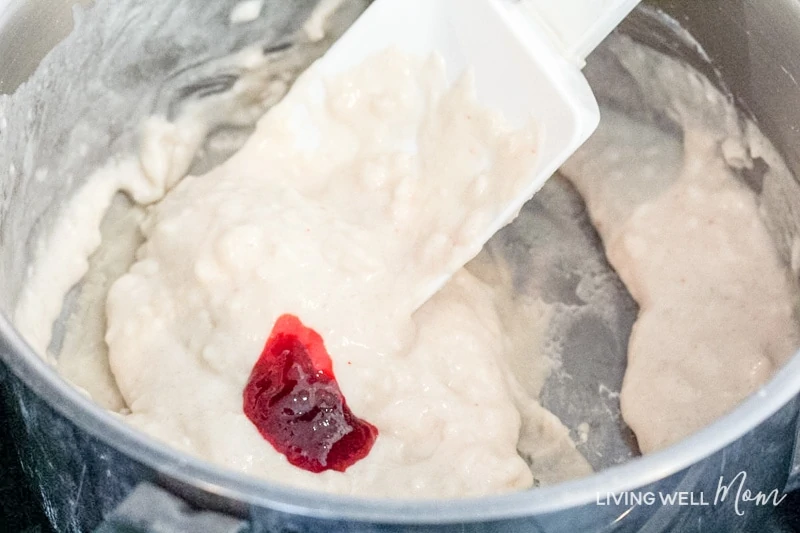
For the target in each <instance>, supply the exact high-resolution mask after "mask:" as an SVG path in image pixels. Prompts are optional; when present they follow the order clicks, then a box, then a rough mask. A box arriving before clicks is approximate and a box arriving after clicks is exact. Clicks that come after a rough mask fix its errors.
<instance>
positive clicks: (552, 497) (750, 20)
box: [0, 0, 800, 533]
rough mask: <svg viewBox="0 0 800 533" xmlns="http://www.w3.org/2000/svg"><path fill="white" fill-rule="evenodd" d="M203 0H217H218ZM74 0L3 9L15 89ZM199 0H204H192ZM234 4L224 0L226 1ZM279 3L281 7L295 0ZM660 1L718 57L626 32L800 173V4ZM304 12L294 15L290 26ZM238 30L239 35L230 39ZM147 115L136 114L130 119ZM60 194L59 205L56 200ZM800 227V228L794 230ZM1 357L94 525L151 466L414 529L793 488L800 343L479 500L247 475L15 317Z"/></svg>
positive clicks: (70, 507)
mask: <svg viewBox="0 0 800 533" xmlns="http://www.w3.org/2000/svg"><path fill="white" fill-rule="evenodd" d="M196 1H197V2H198V3H197V4H195V6H197V9H198V11H202V9H201V5H203V4H205V3H204V2H202V1H201V0H196ZM309 1H310V0H309ZM70 3H71V2H68V1H67V2H56V1H52V2H48V1H46V0H37V1H35V2H34V1H28V2H23V1H21V0H20V1H13V2H12V3H11V4H10V6H11V7H9V8H7V9H6V10H5V11H2V9H1V8H0V89H2V91H4V92H10V91H12V90H14V89H15V88H16V87H17V86H19V84H20V83H21V82H23V81H24V80H25V79H26V78H27V76H29V75H30V73H31V72H32V71H33V69H34V68H35V66H36V65H37V64H38V62H39V60H40V59H41V56H42V55H43V54H44V53H45V51H46V50H48V49H49V47H50V46H52V45H53V44H54V43H55V42H57V41H58V40H59V39H60V38H61V37H62V36H64V35H66V34H67V33H68V31H69V29H70V27H71V18H69V17H68V16H67V15H66V14H67V13H68V10H67V9H66V6H67V5H68V4H70ZM183 3H184V4H187V5H192V0H185V1H184V2H183ZM233 3H235V2H220V3H219V4H220V5H221V6H218V8H219V9H220V10H221V9H223V7H225V6H224V5H223V4H227V7H228V8H229V7H230V6H231V5H232V4H233ZM267 3H268V4H270V5H274V6H277V5H279V4H280V1H279V0H276V1H274V2H267ZM302 3H303V2H298V4H302ZM305 3H306V4H308V2H305ZM130 4H131V5H140V6H146V5H147V2H145V1H144V0H141V1H136V0H131V2H130ZM658 4H659V5H660V7H662V8H663V9H664V10H665V11H666V12H668V13H669V14H671V15H672V16H674V17H675V19H676V20H677V21H679V22H680V23H681V24H682V25H683V26H685V27H686V28H687V29H689V30H690V31H691V32H692V33H693V35H694V36H695V37H696V38H697V39H698V41H699V42H700V44H702V46H703V48H704V49H705V50H706V52H707V53H708V58H709V59H710V60H711V62H710V63H708V62H706V61H705V59H704V56H703V55H702V54H700V53H698V51H697V50H695V49H694V48H693V47H692V46H691V45H690V44H687V43H686V42H685V40H684V38H683V36H682V35H683V34H682V33H681V32H680V31H678V30H677V29H676V28H675V27H673V26H671V25H670V23H669V22H668V21H666V20H665V19H663V18H660V17H658V16H657V15H654V14H653V12H652V11H648V12H644V11H640V12H639V13H638V14H637V17H636V18H635V20H633V21H632V22H629V23H628V24H627V25H626V26H625V27H624V28H623V30H622V31H624V32H628V33H630V34H631V35H634V36H635V37H637V38H639V39H640V40H643V41H645V42H647V43H648V44H651V45H653V46H655V47H656V48H658V49H662V50H664V51H668V52H670V53H673V54H677V55H680V56H682V57H685V58H686V59H687V60H689V61H690V62H691V63H692V64H693V65H695V66H697V67H698V68H699V69H700V70H702V71H703V72H704V73H706V74H707V75H709V76H710V77H711V78H716V79H717V81H718V84H719V85H725V86H727V87H728V88H729V89H730V90H731V92H732V94H733V95H734V96H735V98H736V100H737V101H738V102H740V103H741V105H742V107H743V108H744V109H746V110H748V111H749V112H750V113H751V114H752V116H753V117H754V118H755V119H756V120H757V121H758V123H759V124H760V126H761V127H762V129H763V130H764V132H765V133H766V134H767V136H768V137H770V139H771V140H772V141H773V142H774V143H775V145H776V146H777V147H778V149H779V150H780V151H781V152H782V153H783V154H784V156H785V157H786V159H787V162H788V164H789V166H790V168H791V169H792V170H793V171H795V174H797V173H798V171H800V150H798V149H797V147H800V129H799V128H798V126H797V125H799V124H800V116H799V115H800V88H798V85H797V82H796V81H795V79H800V30H798V28H800V5H799V4H798V3H797V2H794V1H791V0H786V1H779V0H775V1H773V2H769V3H765V2H755V1H745V0H706V1H703V2H695V1H691V0H687V1H680V2H679V1H665V2H658ZM150 5H152V3H151V4H150ZM285 5H286V4H285V3H284V4H283V6H285ZM209 9H211V8H209ZM276 9H278V8H277V7H276ZM296 9H300V8H296ZM299 12H300V11H298V13H299ZM163 13H164V16H165V17H166V16H167V15H168V13H167V12H166V11H163ZM198 16H199V15H198ZM209 20H212V19H209ZM296 23H297V20H295V19H294V18H293V17H291V16H287V17H286V18H285V19H284V24H283V26H284V27H283V30H282V31H289V29H290V28H291V26H292V24H296ZM643 28H644V29H643ZM270 31H272V32H273V34H272V38H276V36H280V35H281V31H279V30H278V29H276V28H274V27H273V28H271V30H270ZM239 44H240V43H239ZM234 45H236V43H235V40H233V41H231V43H230V46H234ZM220 46H222V45H220ZM160 49H161V48H159V50H160ZM590 61H591V59H590ZM75 72H80V69H79V68H76V70H75ZM65 75H66V74H65ZM45 90H46V88H45ZM601 97H602V95H601ZM0 109H2V107H0ZM142 112H146V109H144V110H142ZM59 116H61V115H59ZM2 118H3V117H2V116H0V119H2ZM135 118H136V117H135V115H131V117H130V120H135ZM0 126H2V120H0ZM3 135H4V132H3V129H2V127H0V147H3V146H6V147H8V146H9V144H3V143H4V142H6V143H7V142H8V139H4V138H3ZM119 139H123V140H124V138H123V137H122V136H120V137H119ZM112 140H113V141H116V140H117V138H116V137H115V138H114V139H112ZM40 141H41V140H40V139H37V142H40ZM119 142H120V143H121V144H120V146H124V145H125V143H124V142H123V141H122V140H120V141H119ZM55 144H57V143H55ZM55 144H54V145H55ZM23 146H24V145H23ZM0 160H2V157H0ZM0 172H1V173H0V177H2V179H3V180H5V181H3V182H2V187H0V189H2V196H0V236H2V239H4V240H3V242H2V243H0V264H2V265H3V269H2V273H3V279H0V285H1V286H3V287H4V288H6V289H7V290H6V292H5V294H4V299H3V301H2V302H0V304H1V305H2V308H3V309H5V310H6V311H8V309H9V308H10V307H11V304H12V303H13V299H14V298H13V294H14V293H15V291H16V290H18V287H17V286H18V284H19V280H20V279H21V277H20V272H21V271H22V270H24V262H25V261H26V259H25V253H24V252H20V250H24V249H25V248H26V247H25V246H23V244H24V241H26V240H27V241H28V242H29V241H30V240H31V237H30V235H31V233H30V231H23V230H22V229H20V228H21V226H19V225H17V224H15V225H14V226H13V227H11V226H10V224H11V222H10V221H11V220H14V219H13V218H12V217H10V216H9V213H11V212H12V211H13V209H12V207H9V204H10V203H13V202H14V201H15V198H18V196H19V195H22V194H25V191H24V190H20V189H24V187H19V186H18V183H17V182H16V181H15V180H16V179H17V178H16V177H15V176H14V175H12V174H15V173H12V172H10V171H9V172H8V173H6V170H5V169H2V170H1V171H0ZM15 172H16V170H15ZM20 179H21V178H20ZM28 193H30V191H28ZM794 200H797V201H800V198H798V199H792V201H794ZM51 203H52V202H51ZM45 204H47V203H45ZM45 204H43V205H42V207H41V209H42V210H43V212H44V211H46V210H47V209H48V205H49V204H47V205H45ZM19 209H21V208H19ZM20 212H21V211H20ZM798 213H800V210H798ZM20 217H21V218H20V220H22V219H23V218H24V217H23V216H22V215H20ZM45 218H47V217H45ZM37 220H38V218H37ZM33 222H34V221H29V225H30V228H29V229H32V228H33V227H34V226H35V224H33ZM793 230H794V228H791V227H788V226H787V230H786V231H787V234H791V236H793V235H794V234H793ZM20 235H23V236H24V237H19V236H20ZM12 237H14V238H21V239H22V241H21V244H20V243H15V242H11V239H12ZM18 244H19V246H18ZM0 358H2V360H3V361H4V362H5V367H2V366H0V373H2V374H3V375H4V382H5V384H6V385H7V387H6V394H7V400H8V403H9V405H11V406H12V408H13V409H12V410H13V411H14V416H13V417H12V420H11V423H13V425H14V428H15V433H16V435H17V438H18V439H19V441H20V443H22V444H23V445H22V446H21V449H22V450H24V458H23V459H24V461H23V462H24V468H25V470H26V472H27V473H28V474H29V476H30V477H31V478H32V479H33V480H34V482H35V484H36V485H37V486H38V487H39V489H40V491H41V493H42V497H43V500H44V501H45V502H46V507H47V509H46V510H47V513H48V515H49V517H50V518H51V521H52V522H53V523H54V524H55V525H56V526H57V527H58V528H59V529H60V530H63V531H90V530H92V529H93V528H95V527H96V526H97V525H98V524H100V523H101V521H102V520H103V518H104V517H106V516H109V515H110V514H111V513H112V512H113V511H114V509H115V508H116V506H117V505H118V504H119V503H120V502H121V501H122V500H123V499H124V498H125V497H126V496H127V495H128V494H130V493H131V492H132V491H133V490H134V488H135V487H136V486H138V485H139V484H140V483H142V482H143V481H150V482H153V483H154V484H156V485H159V486H161V487H163V488H166V489H168V490H169V491H171V492H172V493H173V494H176V495H178V496H180V497H183V498H184V499H185V500H186V501H188V502H190V503H191V504H192V505H193V506H196V507H199V508H203V509H210V510H215V511H220V512H225V513H230V514H232V515H234V516H237V517H240V518H241V519H243V520H244V521H245V522H246V523H247V524H249V528H250V531H253V532H261V531H263V532H272V531H286V532H288V531H295V532H304V531H308V532H315V531H320V532H322V531H325V532H328V531H332V530H335V528H337V527H339V528H342V529H343V530H347V531H352V532H361V531H364V532H367V531H381V532H388V531H398V532H399V531H427V530H430V529H431V528H433V527H434V526H435V527H436V530H438V531H454V532H456V531H457V532H463V531H476V532H478V531H480V532H485V531H504V532H505V531H511V532H513V531H520V532H526V533H527V532H535V531H548V532H550V531H553V532H556V531H559V532H560V531H565V532H572V531H638V530H640V529H642V528H644V527H646V528H647V530H648V531H689V530H708V531H728V530H731V531H733V530H743V531H748V530H753V529H754V528H756V527H758V526H760V525H761V524H762V521H763V520H764V517H765V516H766V515H767V513H768V512H769V511H770V509H769V507H768V506H765V505H762V506H757V505H752V504H750V505H742V509H743V510H744V511H745V512H744V514H743V515H739V514H737V513H736V509H735V508H734V498H733V497H732V496H730V497H729V498H728V500H727V501H725V502H722V503H721V504H719V505H705V506H704V505H697V506H677V505H673V506H660V505H642V504H634V505H632V504H630V503H629V502H625V501H621V502H614V501H609V500H608V498H606V495H607V494H609V493H621V492H623V491H637V492H643V493H645V492H653V493H664V494H669V493H672V492H674V491H686V492H693V493H696V494H701V493H702V494H704V495H705V499H706V500H708V499H709V498H711V497H713V496H714V495H716V494H717V492H718V487H719V483H720V478H721V477H722V479H723V480H725V481H726V482H727V481H731V480H734V479H736V476H737V475H739V474H740V473H741V472H746V473H747V479H746V485H747V488H750V489H751V490H754V491H755V490H762V491H770V490H772V489H776V488H777V489H783V488H784V485H785V484H786V482H787V478H788V474H789V471H790V469H791V464H792V457H793V452H794V448H795V436H796V431H797V424H796V421H797V414H798V409H800V403H799V402H798V399H797V393H798V391H800V358H797V357H795V358H794V360H793V361H792V362H791V363H790V364H789V365H788V366H787V367H786V368H785V369H783V370H782V371H781V372H780V373H779V374H778V375H777V376H776V378H775V379H774V380H773V381H772V382H771V383H770V384H769V385H768V386H767V387H765V388H764V390H763V391H761V392H762V393H761V394H760V395H758V396H757V397H753V398H750V399H749V400H747V401H746V402H745V403H744V404H743V405H741V406H740V407H739V408H738V409H736V410H735V411H734V412H732V413H730V414H729V415H727V416H725V417H724V418H722V419H720V420H719V421H717V422H716V423H714V424H713V425H712V426H710V427H708V428H706V429H705V430H703V431H701V432H699V433H697V434H696V435H694V436H692V437H691V438H689V439H686V440H685V441H683V442H681V443H679V444H678V445H676V446H673V447H671V448H669V449H667V450H664V451H662V452H658V453H655V454H653V455H650V456H648V457H644V458H636V459H633V460H631V461H629V462H628V463H626V464H624V465H622V466H615V467H611V468H608V469H606V470H603V471H602V472H600V473H598V474H596V475H594V476H591V477H589V478H586V479H582V480H576V481H573V482H569V483H565V484H561V485H557V486H552V487H544V488H540V489H535V490H532V491H529V492H524V493H517V494H510V495H506V496H496V497H489V498H481V499H477V500H466V501H429V502H403V501H385V500H374V501H372V500H364V499H353V498H347V497H337V496H330V495H324V494H316V493H309V492H306V491H299V490H294V489H287V488H284V487H282V486H278V485H275V484H271V483H267V482H263V481H257V480H253V479H250V478H243V477H241V476H237V475H235V474H233V473H229V472H227V471H222V470H220V469H218V468H215V467H213V466H210V465H208V464H206V463H204V462H202V461H198V460H195V459H192V458H189V457H186V456H183V455H181V454H179V453H177V452H175V451H172V450H170V449H166V448H165V447H163V446H161V445H159V444H157V443H154V442H151V441H150V440H149V439H147V438H145V437H143V436H142V435H140V434H138V433H137V432H135V431H134V430H132V429H131V428H129V427H128V426H126V425H125V424H124V423H123V422H122V421H121V420H119V419H118V418H116V417H113V416H111V415H109V414H108V413H105V412H104V411H103V410H101V409H99V408H98V407H97V406H95V405H93V404H92V403H91V402H90V401H89V400H87V399H86V398H85V397H83V396H82V395H81V394H79V393H78V392H77V391H75V390H74V389H72V388H71V387H69V386H68V385H67V384H66V383H64V382H63V381H61V380H60V378H58V377H57V376H56V375H55V373H54V372H53V371H52V369H50V368H49V367H48V365H47V364H46V363H44V362H43V361H42V360H41V359H39V358H38V357H36V356H35V355H33V354H32V353H31V352H30V350H29V349H28V347H27V346H26V345H25V343H24V342H23V341H22V340H21V339H20V338H19V336H18V335H17V334H16V332H15V331H14V330H13V328H12V327H11V326H10V324H9V323H8V321H7V320H5V319H3V320H0Z"/></svg>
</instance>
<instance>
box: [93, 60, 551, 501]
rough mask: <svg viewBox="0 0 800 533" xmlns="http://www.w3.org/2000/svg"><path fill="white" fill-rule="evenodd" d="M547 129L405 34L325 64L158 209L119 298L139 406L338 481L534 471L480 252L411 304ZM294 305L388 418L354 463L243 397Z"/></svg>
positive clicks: (158, 427)
mask: <svg viewBox="0 0 800 533" xmlns="http://www.w3.org/2000/svg"><path fill="white" fill-rule="evenodd" d="M535 146H536V144H535V137H534V135H533V134H532V132H531V131H529V130H522V131H512V130H510V129H509V128H508V127H506V126H505V125H504V123H503V121H502V120H501V119H500V117H498V116H497V115H495V114H492V113H490V112H487V111H484V110H482V109H480V108H478V107H477V106H476V104H475V102H474V97H473V92H472V86H471V82H470V79H469V77H466V78H464V79H462V81H461V82H459V83H457V84H455V85H454V86H453V87H452V88H448V84H447V83H446V78H445V75H444V70H443V66H442V64H441V61H440V60H438V59H433V60H429V61H419V60H416V59H412V58H408V57H405V56H401V55H399V54H396V53H393V52H386V53H385V54H383V55H381V56H379V57H376V58H373V59H372V60H368V61H367V62H366V63H365V64H363V65H361V66H359V67H357V68H356V69H355V70H354V71H353V72H352V73H349V74H346V75H344V76H342V77H340V78H337V79H333V80H331V81H329V82H327V83H325V84H322V83H320V82H319V80H318V78H316V77H315V73H314V69H313V68H312V69H311V71H310V72H308V73H306V75H304V77H302V78H301V79H300V80H299V81H298V82H297V84H296V85H295V87H294V88H293V90H292V92H291V93H290V94H289V95H288V96H287V97H286V99H285V100H284V101H283V102H282V103H281V104H279V105H278V106H277V107H275V108H274V109H273V110H271V111H270V112H269V113H268V114H267V115H266V116H265V117H264V118H263V119H262V120H261V122H260V123H259V126H258V128H257V131H256V132H255V134H254V135H253V136H252V137H251V138H250V139H249V141H248V142H247V144H246V145H245V146H244V147H243V149H242V150H241V151H240V152H239V153H237V154H236V155H235V156H234V157H233V158H231V159H230V160H229V161H228V162H226V163H225V164H224V165H222V166H220V167H218V168H217V169H215V170H214V171H212V172H211V173H209V174H207V175H204V176H199V177H187V178H185V179H184V180H183V181H182V182H181V183H179V184H178V185H177V186H176V187H175V188H174V190H172V191H171V192H170V193H169V194H168V195H167V196H166V197H165V198H164V200H163V201H162V202H160V203H159V204H158V205H156V206H155V207H153V208H152V210H151V211H150V212H149V214H148V216H147V218H146V219H145V221H144V222H143V224H142V231H143V234H144V237H145V239H146V240H145V243H144V244H143V246H142V247H141V248H140V249H139V251H138V254H137V262H136V263H135V264H134V265H133V266H132V267H131V268H130V270H129V271H128V273H127V274H125V275H124V276H122V277H121V278H120V279H119V280H118V281H117V282H116V283H115V284H114V285H113V286H112V288H111V290H110V292H109V295H108V300H107V315H108V330H107V335H106V340H107V343H108V346H109V357H110V363H111V367H112V370H113V373H114V376H115V377H116V381H117V383H118V385H119V389H120V391H121V393H122V395H123V397H124V399H125V401H126V403H127V405H128V407H129V408H130V410H131V414H130V415H129V416H128V420H129V421H130V422H131V423H133V424H136V425H138V426H139V427H141V428H143V429H144V430H145V431H147V432H149V433H150V434H152V435H155V436H156V437H159V438H161V439H162V440H165V441H167V442H170V443H172V444H174V445H176V446H179V447H181V448H182V449H184V450H186V451H189V452H191V453H193V454H195V455H199V456H202V457H205V458H208V459H211V460H212V461H214V462H216V463H219V464H222V465H225V466H227V467H230V468H233V469H236V470H239V471H242V472H247V473H251V474H254V475H257V476H262V477H269V478H271V479H275V480H280V481H281V482H284V483H289V484H293V485H299V486H305V487H310V488H315V489H323V490H327V491H332V492H340V493H350V494H360V495H366V496H392V497H457V496H470V495H479V494H487V493H497V492H504V491H510V490H515V489H521V488H525V487H528V486H530V485H531V484H532V474H531V471H530V469H529V468H528V466H527V465H526V463H525V461H524V460H523V459H522V458H521V457H520V456H519V454H518V453H517V450H516V446H517V441H518V438H519V431H520V415H519V412H518V411H517V409H516V407H515V404H514V399H513V398H512V396H511V392H509V389H508V387H507V383H506V373H505V372H506V371H505V369H504V367H502V365H501V363H500V362H499V361H501V360H502V355H503V353H504V351H505V350H507V349H509V346H508V344H507V340H506V339H505V338H504V335H503V333H502V329H501V323H500V319H499V318H498V316H497V313H496V312H495V311H494V310H493V302H492V294H491V291H490V290H488V289H487V288H486V287H485V286H483V285H482V284H481V282H479V281H478V280H477V279H475V278H474V277H472V276H470V275H469V274H467V273H466V272H463V271H462V272H460V273H458V274H457V275H456V276H455V278H454V279H453V280H452V281H451V282H450V284H449V285H448V286H447V287H446V288H445V289H444V290H443V291H442V292H440V293H439V294H437V295H436V296H435V297H434V298H433V299H432V300H431V301H429V302H428V303H427V304H426V305H425V306H423V307H422V308H421V309H420V310H419V311H418V312H417V313H416V314H414V318H413V319H412V318H411V317H412V313H413V312H414V304H415V302H416V301H417V300H418V293H419V291H420V290H424V287H425V286H427V283H428V282H429V281H430V280H431V279H432V278H434V277H436V276H437V275H438V274H439V272H440V268H441V267H442V265H446V264H448V262H449V261H451V260H452V258H453V257H454V256H455V254H456V252H457V251H458V249H459V247H463V246H467V245H474V243H473V242H472V241H473V240H474V239H472V236H473V235H474V232H475V231H480V230H481V229H482V227H483V225H484V224H485V222H486V220H487V218H491V217H493V216H495V215H496V213H497V212H499V211H500V210H502V208H503V206H504V205H505V204H506V202H507V199H508V198H509V195H513V194H514V192H515V187H517V185H518V183H517V180H519V179H522V180H523V181H524V178H525V176H526V175H527V174H528V173H529V171H530V169H531V168H532V165H533V163H534V161H535ZM515 177H516V180H515V179H514V178H515ZM474 252H475V253H477V252H478V250H474ZM284 314H291V315H295V316H297V317H298V318H299V319H300V320H301V321H302V322H303V323H304V324H305V325H307V326H308V327H309V328H312V329H314V330H315V331H317V332H319V333H320V335H321V336H322V337H323V339H324V341H325V346H326V347H327V349H328V351H329V353H330V357H331V359H332V363H333V368H334V372H335V375H336V378H337V381H338V383H339V386H340V388H341V391H342V393H343V395H344V398H345V399H346V401H347V404H348V406H349V407H350V408H351V409H352V412H353V414H354V415H355V416H357V417H359V418H361V419H363V420H366V421H368V422H370V423H371V424H374V426H375V427H376V428H377V430H378V438H377V440H376V441H375V444H374V446H373V448H372V450H371V451H370V453H369V454H368V455H367V456H366V457H365V458H363V459H362V460H360V461H358V462H356V463H355V464H353V465H352V466H350V467H349V468H347V470H346V471H345V472H343V473H342V472H335V471H330V470H329V471H325V472H322V473H318V474H315V473H311V472H307V471H304V470H301V469H299V468H296V467H295V466H292V465H291V464H289V462H288V461H287V459H286V457H285V456H284V455H282V454H280V453H279V452H278V451H276V450H275V449H274V448H273V447H272V446H271V445H270V444H269V443H268V442H267V441H266V440H265V439H264V438H263V437H262V436H261V435H260V434H259V432H258V430H257V429H256V427H255V426H254V425H253V423H252V422H251V421H250V420H248V418H247V417H246V416H245V414H244V413H243V411H242V391H243V390H244V388H245V385H246V384H247V380H248V376H249V375H250V373H251V370H252V369H253V366H254V364H255V363H256V361H257V360H258V357H259V355H260V354H261V351H262V349H263V347H264V342H265V340H266V338H267V336H268V335H269V333H270V329H271V328H272V325H273V324H274V323H275V321H276V320H277V319H278V317H279V316H281V315H284Z"/></svg>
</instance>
